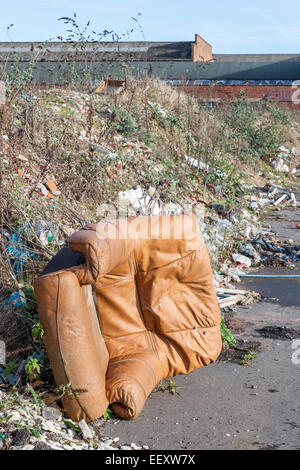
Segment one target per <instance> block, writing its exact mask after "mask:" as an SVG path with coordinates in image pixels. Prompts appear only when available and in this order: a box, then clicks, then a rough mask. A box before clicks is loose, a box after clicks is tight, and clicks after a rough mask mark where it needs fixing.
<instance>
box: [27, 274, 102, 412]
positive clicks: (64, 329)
mask: <svg viewBox="0 0 300 470" xmlns="http://www.w3.org/2000/svg"><path fill="white" fill-rule="evenodd" d="M34 289H35V293H36V300H37V306H38V312H39V316H40V321H41V324H42V326H43V328H44V330H45V336H44V340H45V346H46V349H47V352H48V356H49V360H50V363H51V367H52V371H53V374H54V378H55V381H56V384H57V386H58V387H59V386H61V385H63V384H68V383H71V387H72V392H71V393H69V394H66V395H65V396H63V398H62V402H63V406H64V408H65V410H66V412H67V414H68V415H69V416H70V417H71V418H72V419H73V420H75V421H79V420H80V419H85V420H86V421H92V420H94V419H97V418H99V417H100V416H102V414H103V413H104V411H105V410H106V408H107V406H108V401H107V399H106V395H105V375H106V370H107V366H108V352H107V349H106V346H105V342H104V340H103V337H102V335H101V331H100V327H99V322H98V319H97V314H96V310H95V305H94V301H93V297H92V291H91V286H89V285H86V286H82V287H81V286H80V285H79V282H78V279H77V276H76V275H75V274H74V273H73V272H72V271H58V272H55V273H51V274H46V275H44V276H41V277H39V278H38V279H37V280H36V281H35V284H34ZM87 410H88V411H87Z"/></svg>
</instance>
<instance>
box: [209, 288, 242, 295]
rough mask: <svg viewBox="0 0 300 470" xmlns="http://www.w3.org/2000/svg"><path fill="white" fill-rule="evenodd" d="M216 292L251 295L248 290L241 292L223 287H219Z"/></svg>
mask: <svg viewBox="0 0 300 470" xmlns="http://www.w3.org/2000/svg"><path fill="white" fill-rule="evenodd" d="M216 292H217V294H236V295H238V294H242V295H246V294H248V293H249V291H247V290H240V289H227V288H226V287H225V288H223V287H217V288H216Z"/></svg>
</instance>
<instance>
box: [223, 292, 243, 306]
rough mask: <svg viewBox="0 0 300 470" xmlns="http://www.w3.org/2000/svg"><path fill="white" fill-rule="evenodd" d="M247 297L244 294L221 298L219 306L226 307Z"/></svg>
mask: <svg viewBox="0 0 300 470" xmlns="http://www.w3.org/2000/svg"><path fill="white" fill-rule="evenodd" d="M244 298H245V296H244V295H241V294H240V295H231V296H230V297H227V299H221V300H220V301H219V307H220V308H225V307H230V306H231V305H236V304H237V303H239V302H240V301H241V300H243V299H244Z"/></svg>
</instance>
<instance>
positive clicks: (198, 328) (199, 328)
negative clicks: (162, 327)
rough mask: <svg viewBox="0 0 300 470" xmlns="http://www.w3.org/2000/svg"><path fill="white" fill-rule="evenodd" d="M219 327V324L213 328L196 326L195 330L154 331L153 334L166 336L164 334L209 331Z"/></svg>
mask: <svg viewBox="0 0 300 470" xmlns="http://www.w3.org/2000/svg"><path fill="white" fill-rule="evenodd" d="M217 327H219V324H217V325H213V326H197V328H194V327H192V328H184V329H183V328H180V330H170V331H164V332H162V331H155V334H157V335H161V336H163V335H166V334H169V333H181V332H182V331H198V330H210V329H213V328H217Z"/></svg>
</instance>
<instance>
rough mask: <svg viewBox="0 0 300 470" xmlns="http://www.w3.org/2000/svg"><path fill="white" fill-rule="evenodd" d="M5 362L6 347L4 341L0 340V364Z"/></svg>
mask: <svg viewBox="0 0 300 470" xmlns="http://www.w3.org/2000/svg"><path fill="white" fill-rule="evenodd" d="M5 363H6V347H5V343H4V341H1V340H0V364H5Z"/></svg>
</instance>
